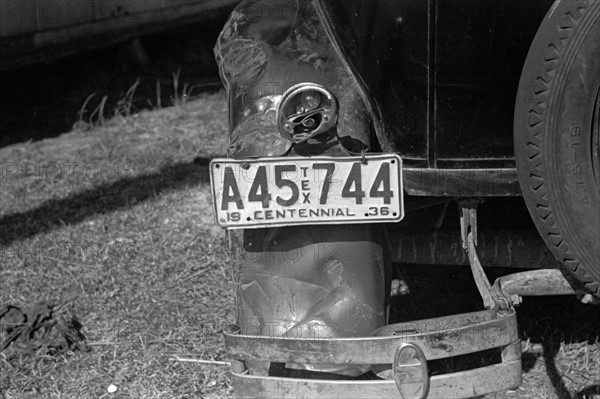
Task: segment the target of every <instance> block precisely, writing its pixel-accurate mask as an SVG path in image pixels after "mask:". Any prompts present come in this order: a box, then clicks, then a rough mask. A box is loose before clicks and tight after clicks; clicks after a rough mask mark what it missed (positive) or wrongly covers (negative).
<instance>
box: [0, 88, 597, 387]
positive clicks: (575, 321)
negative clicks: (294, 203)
mask: <svg viewBox="0 0 600 399" xmlns="http://www.w3.org/2000/svg"><path fill="white" fill-rule="evenodd" d="M222 98H223V96H222V95H216V96H214V97H207V98H204V99H200V100H196V101H190V102H187V103H182V104H180V106H178V107H173V108H167V109H161V110H157V111H153V112H149V111H145V112H141V113H139V114H136V115H132V116H130V117H127V118H121V117H117V118H114V119H112V120H109V121H106V122H105V124H104V125H103V126H101V127H97V128H95V129H93V130H86V131H74V132H71V133H68V134H65V135H63V136H61V137H58V138H55V139H49V140H44V141H41V142H35V143H26V144H19V145H14V146H11V147H6V148H3V149H1V150H0V158H1V159H2V175H1V179H2V180H1V190H0V218H1V222H0V223H1V225H0V232H1V236H0V244H1V248H0V256H1V259H0V260H1V268H0V303H12V304H15V305H19V306H27V305H28V304H32V303H34V302H38V301H41V300H47V301H50V302H57V303H63V302H71V303H73V304H74V306H75V310H76V313H77V315H78V316H79V319H80V320H81V322H82V324H83V326H84V332H85V333H86V335H87V337H88V342H89V344H90V346H91V347H92V351H90V352H87V353H69V354H68V355H64V356H59V357H53V358H51V357H44V356H23V357H21V358H11V359H9V358H7V357H6V355H4V354H0V392H1V393H2V397H3V398H191V397H203V398H226V397H230V396H231V393H232V392H231V388H230V384H229V379H228V374H227V372H228V368H227V367H226V366H223V365H211V364H200V363H189V362H179V361H173V360H172V359H174V358H175V357H177V356H179V357H185V358H198V359H205V360H215V361H224V360H226V359H224V347H223V343H222V339H221V335H220V332H221V329H222V328H223V326H224V325H227V324H230V323H232V322H233V321H234V315H233V313H232V312H233V287H232V283H231V273H230V271H229V269H228V266H227V264H228V253H227V250H226V247H225V240H224V239H225V236H224V233H223V232H222V231H221V230H220V229H218V228H216V227H215V226H214V224H213V216H212V210H211V204H210V202H211V198H210V191H209V184H208V174H207V173H208V171H207V167H206V161H207V160H208V159H210V158H212V157H214V156H216V155H222V154H224V153H225V148H226V145H227V134H226V118H227V112H226V106H225V103H224V101H222ZM461 294H462V292H461ZM527 301H528V300H527V299H526V302H525V305H524V306H523V308H522V309H520V310H519V313H520V324H521V326H522V335H523V337H524V338H525V339H529V341H528V342H529V344H527V345H526V346H525V353H526V356H525V357H524V359H525V362H524V363H525V366H526V373H525V382H524V384H523V387H522V388H520V389H519V390H517V391H514V392H509V393H505V394H502V395H498V397H548V398H555V397H561V398H571V397H573V398H575V397H580V398H587V397H589V398H592V397H594V389H596V396H595V397H598V395H597V394H598V392H597V385H596V388H593V387H594V384H600V378H599V376H600V370H599V369H598V367H599V364H600V349H599V348H600V345H599V344H598V342H597V336H596V341H594V340H589V339H587V338H590V337H592V335H593V334H592V333H590V331H594V329H597V330H598V329H600V328H598V320H594V319H593V318H594V315H598V312H597V311H595V310H590V309H591V308H585V309H583V308H580V307H578V306H579V305H576V304H573V303H571V304H567V305H565V306H566V307H563V308H560V309H559V310H555V312H554V313H552V312H553V311H554V309H555V308H550V313H548V312H546V313H543V314H542V313H540V312H539V311H540V309H543V308H544V305H543V304H538V305H536V306H537V308H536V307H535V306H533V307H527ZM445 302H446V303H447V302H448V300H447V298H446V299H445ZM552 303H553V304H552V305H551V306H552V307H554V306H558V305H556V302H552ZM432 306H434V305H433V303H432V304H428V305H427V306H426V308H430V307H432ZM421 309H423V307H422V306H421ZM556 309H558V308H556ZM574 309H575V310H576V311H574ZM582 309H583V310H582ZM577 312H579V313H577ZM567 314H569V316H570V317H569V318H567V317H566V315H567ZM591 315H592V316H591ZM599 319H600V318H599ZM562 324H565V325H564V326H563V327H560V326H561V325H562ZM569 331H570V332H571V333H569ZM582 337H587V338H586V339H583V338H582ZM550 358H551V359H553V360H552V362H549V361H547V359H550ZM552 364H554V366H555V367H554V368H552ZM557 381H562V383H563V385H564V389H565V391H564V392H563V391H560V389H562V388H561V387H560V386H559V387H558V388H557ZM111 384H114V385H115V386H116V387H117V391H116V392H115V393H109V392H108V391H107V387H108V386H109V385H111ZM590 387H591V388H590ZM586 389H587V391H586ZM557 392H558V393H557ZM577 393H579V396H576V394H577Z"/></svg>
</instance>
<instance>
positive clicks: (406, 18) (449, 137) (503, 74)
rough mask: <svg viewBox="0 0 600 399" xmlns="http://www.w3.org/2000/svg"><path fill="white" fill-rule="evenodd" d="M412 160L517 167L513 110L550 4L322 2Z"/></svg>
mask: <svg viewBox="0 0 600 399" xmlns="http://www.w3.org/2000/svg"><path fill="white" fill-rule="evenodd" d="M323 4H324V5H325V7H326V8H327V10H328V11H327V15H328V17H329V19H330V23H331V25H332V26H333V27H334V30H335V32H336V36H337V38H338V40H339V41H340V43H341V47H342V48H343V49H344V52H345V54H346V56H347V57H348V59H349V61H350V63H351V64H352V66H353V67H354V69H355V71H356V73H357V74H358V75H359V76H361V78H362V80H363V81H364V83H365V85H366V86H367V88H368V91H369V94H370V95H372V96H373V97H374V98H375V101H376V103H377V107H378V108H379V109H380V111H381V116H382V119H383V122H384V125H385V129H384V134H385V136H386V137H385V138H382V139H380V142H381V143H382V147H383V150H384V151H393V152H398V153H400V154H401V155H402V157H403V158H404V159H405V163H406V165H407V166H411V165H414V166H421V167H428V168H459V169H461V168H513V167H514V157H513V144H512V142H513V139H512V135H513V130H512V123H513V111H514V102H515V98H516V96H517V86H518V83H519V77H520V74H521V68H522V66H523V63H524V60H525V57H526V55H527V51H528V50H529V46H530V44H531V41H532V40H533V37H534V36H535V33H536V31H537V28H538V26H539V23H540V21H541V20H542V19H543V17H544V15H545V13H546V11H547V10H548V8H549V7H550V5H551V4H552V1H551V0H535V1H527V2H523V1H518V0H508V1H501V0H493V1H492V2H481V1H475V0H465V1H449V0H429V1H414V0H389V1H388V0H386V1H377V2H371V1H361V0H350V1H347V0H344V1H342V0H324V1H323Z"/></svg>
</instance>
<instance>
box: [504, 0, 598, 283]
mask: <svg viewBox="0 0 600 399" xmlns="http://www.w3.org/2000/svg"><path fill="white" fill-rule="evenodd" d="M599 15H600V4H599V2H598V1H596V2H594V1H591V0H588V1H572V0H563V1H560V2H557V3H555V4H554V5H553V6H552V8H551V10H550V11H549V12H548V15H547V16H546V18H545V19H544V21H543V22H542V25H541V27H540V30H539V31H538V34H537V36H536V38H535V40H534V42H533V43H532V46H531V49H530V52H529V54H528V57H527V60H526V62H525V66H524V68H523V73H522V75H521V81H520V84H519V96H518V98H517V103H516V108H515V140H514V141H515V157H516V161H517V168H518V172H519V181H520V183H521V188H522V192H523V196H524V198H525V201H526V203H527V205H528V208H529V210H530V213H531V216H532V218H533V220H534V222H535V224H536V226H537V228H538V230H539V231H540V234H541V235H542V237H543V238H544V240H545V241H546V242H547V244H548V246H549V248H550V250H551V251H552V252H553V253H554V255H555V256H556V257H557V258H558V259H559V260H560V261H561V262H562V263H563V264H564V265H565V266H566V268H567V269H568V270H569V271H571V272H572V273H573V274H574V275H575V276H576V277H577V278H578V279H579V280H580V281H582V282H583V283H584V285H586V287H587V288H588V289H589V290H590V291H592V292H594V293H596V294H598V292H599V286H600V284H598V282H599V281H600V239H599V238H598V237H600V194H599V191H598V185H597V182H596V180H595V175H594V165H593V163H592V157H591V152H592V147H591V146H592V140H591V135H592V133H591V128H592V115H593V110H594V104H595V100H596V96H597V93H598V87H599V86H600V48H599V47H600V46H599V43H600V41H599V40H598V38H597V37H598V36H600V29H599V27H598V24H599V20H600V18H599Z"/></svg>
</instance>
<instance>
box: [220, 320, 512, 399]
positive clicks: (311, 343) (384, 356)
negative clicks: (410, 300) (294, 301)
mask: <svg viewBox="0 0 600 399" xmlns="http://www.w3.org/2000/svg"><path fill="white" fill-rule="evenodd" d="M374 335H375V336H372V337H365V338H335V339H319V338H280V337H265V336H252V335H241V334H239V333H237V332H236V331H229V332H225V344H226V347H227V352H228V354H229V356H230V358H231V359H232V360H233V362H234V371H233V385H234V389H235V392H236V395H237V396H238V397H240V398H273V399H281V398H316V397H318V398H320V399H327V398H343V397H352V398H373V397H377V398H398V397H401V398H424V397H427V398H449V397H452V398H467V397H472V396H477V395H483V394H487V393H492V392H497V391H501V390H505V389H511V388H516V387H518V386H519V385H520V383H521V346H520V341H519V339H518V333H517V321H516V312H515V311H514V310H513V309H509V310H500V309H498V308H494V309H490V310H486V311H481V312H475V313H468V314H461V315H454V316H447V317H440V318H435V319H427V320H418V321H413V322H408V323H399V324H391V325H388V326H385V327H383V328H380V329H379V330H377V331H376V332H375V334H374ZM404 344H412V345H414V346H416V347H418V348H419V349H420V351H418V352H420V355H419V356H422V357H424V359H414V358H413V359H409V361H407V362H403V361H402V359H406V357H402V356H398V350H399V348H401V347H403V345H404ZM492 348H500V349H501V350H502V352H501V357H502V362H501V363H498V364H493V365H490V366H486V367H482V368H477V369H473V370H467V371H461V372H456V373H449V374H442V375H435V376H429V375H428V373H427V361H430V360H436V359H444V358H449V357H453V356H458V355H464V354H469V353H474V352H479V351H483V350H486V349H492ZM415 353H416V352H415ZM419 356H417V357H419ZM244 360H262V361H269V362H281V363H286V362H296V363H298V362H300V363H327V364H372V365H387V368H388V369H391V374H390V375H392V376H393V378H394V379H380V380H369V381H365V380H361V381H357V380H319V379H298V378H284V377H269V376H257V375H249V374H248V371H247V370H245V366H244Z"/></svg>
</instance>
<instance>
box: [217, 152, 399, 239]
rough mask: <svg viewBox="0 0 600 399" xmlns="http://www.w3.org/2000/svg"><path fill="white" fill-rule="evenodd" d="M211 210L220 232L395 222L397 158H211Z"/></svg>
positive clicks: (375, 156)
mask: <svg viewBox="0 0 600 399" xmlns="http://www.w3.org/2000/svg"><path fill="white" fill-rule="evenodd" d="M210 173H211V187H212V194H213V207H214V211H215V216H216V221H217V224H218V225H219V226H221V227H224V228H259V227H276V226H292V225H302V224H341V223H381V222H398V221H400V220H402V218H403V217H404V203H403V195H402V193H403V192H402V160H401V158H400V157H399V156H398V155H394V154H383V155H367V156H365V157H364V158H363V157H361V156H357V157H308V158H307V157H302V158H301V157H297V158H295V157H285V158H284V157H281V158H257V159H251V160H232V159H215V160H213V161H212V162H211V163H210Z"/></svg>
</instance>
